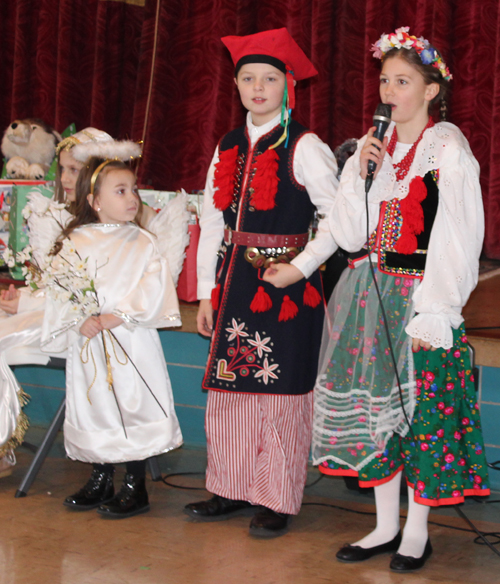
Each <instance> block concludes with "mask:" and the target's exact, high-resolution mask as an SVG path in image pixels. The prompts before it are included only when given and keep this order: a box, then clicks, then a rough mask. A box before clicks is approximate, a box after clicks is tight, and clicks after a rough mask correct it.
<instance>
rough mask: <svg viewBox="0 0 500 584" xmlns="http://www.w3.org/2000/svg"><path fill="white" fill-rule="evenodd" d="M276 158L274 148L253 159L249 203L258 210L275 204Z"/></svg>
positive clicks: (276, 187) (276, 186) (272, 207)
mask: <svg viewBox="0 0 500 584" xmlns="http://www.w3.org/2000/svg"><path fill="white" fill-rule="evenodd" d="M278 160H279V157H278V154H277V152H276V150H269V149H267V150H266V151H265V152H263V153H262V154H260V155H259V156H258V157H257V160H256V161H255V166H254V167H253V168H254V170H255V174H254V176H253V179H252V184H251V187H252V189H253V194H252V197H251V199H250V204H251V205H252V207H254V208H255V209H257V210H258V211H268V210H269V209H274V207H275V206H276V201H275V199H276V193H277V192H278V182H279V178H278Z"/></svg>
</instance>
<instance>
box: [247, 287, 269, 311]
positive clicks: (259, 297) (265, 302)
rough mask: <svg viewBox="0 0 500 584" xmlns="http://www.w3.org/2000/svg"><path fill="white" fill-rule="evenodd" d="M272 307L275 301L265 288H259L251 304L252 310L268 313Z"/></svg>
mask: <svg viewBox="0 0 500 584" xmlns="http://www.w3.org/2000/svg"><path fill="white" fill-rule="evenodd" d="M272 306H273V301H272V300H271V297H270V296H269V294H268V293H267V292H266V291H265V290H264V286H259V288H258V290H257V292H256V294H255V296H254V297H253V300H252V303H251V304H250V310H251V311H252V312H267V311H268V310H271V308H272Z"/></svg>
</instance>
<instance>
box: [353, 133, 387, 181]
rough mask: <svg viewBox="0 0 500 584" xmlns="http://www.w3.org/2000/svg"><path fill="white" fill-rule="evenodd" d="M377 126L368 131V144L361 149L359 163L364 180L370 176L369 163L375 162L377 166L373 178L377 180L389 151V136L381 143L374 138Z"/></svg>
mask: <svg viewBox="0 0 500 584" xmlns="http://www.w3.org/2000/svg"><path fill="white" fill-rule="evenodd" d="M375 130H376V128H375V126H373V127H371V128H370V129H369V130H368V134H367V136H366V142H365V144H364V146H363V148H362V149H361V154H360V156H359V162H360V164H361V178H362V179H363V180H365V179H366V175H367V174H368V161H369V160H373V162H375V164H376V165H377V168H376V170H375V173H374V175H373V178H375V177H376V176H377V174H378V172H379V170H380V168H381V166H382V161H383V160H384V156H385V152H386V150H387V142H388V138H387V136H386V137H385V138H384V141H383V142H381V141H380V140H378V139H377V138H374V137H373V133H374V132H375ZM379 149H380V150H379Z"/></svg>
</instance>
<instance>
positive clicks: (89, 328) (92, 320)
mask: <svg viewBox="0 0 500 584" xmlns="http://www.w3.org/2000/svg"><path fill="white" fill-rule="evenodd" d="M102 330H103V326H102V324H101V321H100V320H99V317H98V316H89V317H88V318H87V320H86V321H85V322H84V323H83V324H82V326H81V327H80V333H81V334H82V335H83V336H84V337H87V338H88V339H93V338H94V337H95V336H96V335H98V334H99V333H100V332H101V331H102Z"/></svg>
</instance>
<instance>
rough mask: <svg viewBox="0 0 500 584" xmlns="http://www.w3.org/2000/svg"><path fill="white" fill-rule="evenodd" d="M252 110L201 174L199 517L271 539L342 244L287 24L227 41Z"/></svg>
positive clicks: (306, 73)
mask: <svg viewBox="0 0 500 584" xmlns="http://www.w3.org/2000/svg"><path fill="white" fill-rule="evenodd" d="M222 41H223V42H224V44H225V45H226V46H227V47H228V49H229V51H230V52H231V56H232V59H233V62H234V64H235V67H236V70H235V83H236V85H237V87H238V91H239V94H240V98H241V101H242V103H243V105H244V106H245V108H246V109H247V110H248V115H247V122H246V125H245V126H244V127H242V128H238V129H236V130H234V131H232V132H230V133H229V134H227V135H226V136H224V137H223V138H222V140H221V141H220V143H219V146H218V147H217V150H216V152H215V156H214V159H213V161H212V164H211V166H210V169H209V172H208V178H207V183H206V190H205V201H204V207H203V214H202V218H201V239H200V244H199V254H198V282H199V287H198V296H199V298H200V309H199V313H198V329H199V331H200V332H201V333H202V334H204V335H207V336H211V337H212V342H211V347H210V354H209V359H208V364H207V369H206V373H205V378H204V381H203V387H204V388H205V389H208V390H209V392H208V404H207V413H206V432H207V442H208V468H207V489H208V490H209V491H211V492H212V493H214V497H213V498H212V499H210V500H209V501H202V502H200V503H193V504H190V505H188V506H187V507H186V513H187V514H188V515H190V516H191V517H193V518H195V519H197V520H201V521H217V520H221V519H226V518H228V517H231V516H232V515H235V514H242V513H243V514H253V513H254V511H255V509H256V507H254V506H257V505H260V506H262V507H263V508H264V509H263V510H262V511H260V512H259V513H257V514H256V515H254V517H253V519H252V522H251V525H250V533H251V534H252V535H255V536H263V537H272V536H276V535H281V534H282V533H284V532H285V531H286V529H287V524H288V520H289V516H290V515H295V514H297V513H298V512H299V509H300V505H301V501H302V495H303V488H304V483H305V478H306V467H307V459H308V453H309V447H310V431H311V422H312V416H311V412H312V393H311V391H312V389H313V387H314V381H315V377H316V364H317V356H318V351H319V343H320V336H321V327H322V321H323V306H322V302H321V300H322V294H321V283H320V275H319V272H318V267H319V266H320V264H321V263H322V262H323V261H324V260H325V259H326V258H328V257H329V256H330V255H331V254H332V253H333V252H334V251H335V249H336V245H335V243H334V241H333V238H332V236H331V234H330V232H329V229H328V225H327V223H326V219H321V220H320V222H319V229H318V233H317V235H316V238H315V239H314V240H313V241H310V242H308V229H309V226H310V223H311V220H312V219H313V214H314V210H315V208H317V209H318V210H319V212H320V213H322V214H326V213H328V211H329V209H330V207H331V205H332V203H333V198H334V195H335V191H336V187H337V182H336V178H335V177H336V163H335V159H334V157H333V154H332V152H331V151H330V149H329V148H328V147H327V146H326V145H325V144H324V143H322V142H321V140H319V138H318V137H317V136H316V135H315V134H313V133H311V132H309V131H308V130H307V129H306V128H304V127H303V126H301V125H300V124H298V123H297V122H296V121H295V120H292V119H291V115H290V114H291V110H292V108H293V107H294V85H295V80H299V79H305V78H307V77H311V76H313V75H315V74H316V70H315V69H314V67H313V66H312V64H311V62H310V61H309V60H308V59H307V57H306V56H305V54H304V53H303V52H302V50H301V49H300V48H299V47H298V45H297V44H296V43H295V41H294V40H293V39H292V38H291V37H290V35H289V34H288V32H287V30H286V29H279V30H270V31H266V32H262V33H258V34H255V35H250V36H247V37H225V38H223V39H222Z"/></svg>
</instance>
